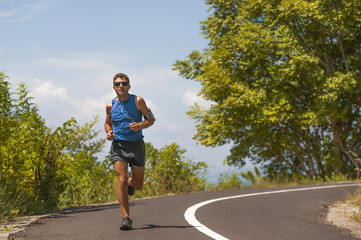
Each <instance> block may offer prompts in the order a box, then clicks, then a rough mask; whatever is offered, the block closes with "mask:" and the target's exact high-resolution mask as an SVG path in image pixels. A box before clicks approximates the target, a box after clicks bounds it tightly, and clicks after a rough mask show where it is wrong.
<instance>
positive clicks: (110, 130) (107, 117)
mask: <svg viewBox="0 0 361 240" xmlns="http://www.w3.org/2000/svg"><path fill="white" fill-rule="evenodd" d="M111 110H112V102H108V103H107V106H106V115H105V123H104V129H105V132H106V133H107V139H108V140H110V141H111V140H113V139H114V133H113V127H112V126H113V124H112V120H111V118H110V111H111Z"/></svg>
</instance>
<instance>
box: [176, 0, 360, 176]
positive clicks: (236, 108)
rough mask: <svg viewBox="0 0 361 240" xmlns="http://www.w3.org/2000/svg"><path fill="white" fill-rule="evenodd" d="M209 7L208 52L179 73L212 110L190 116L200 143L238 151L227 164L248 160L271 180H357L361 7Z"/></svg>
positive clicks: (273, 0) (324, 0)
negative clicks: (276, 176)
mask: <svg viewBox="0 0 361 240" xmlns="http://www.w3.org/2000/svg"><path fill="white" fill-rule="evenodd" d="M206 3H207V4H208V5H210V16H209V17H208V18H207V20H206V21H204V22H202V24H201V29H202V32H203V34H204V36H205V38H207V39H209V45H208V47H207V48H206V49H204V50H203V51H202V52H200V51H194V52H192V53H191V54H189V56H188V59H186V60H183V61H177V62H176V63H175V64H174V69H175V70H178V71H179V73H180V75H181V76H183V77H185V78H187V79H192V80H195V81H198V82H200V83H201V85H202V89H201V91H200V95H201V96H202V97H203V98H205V99H207V100H209V101H211V102H212V103H213V104H212V106H211V107H210V108H209V109H202V108H201V107H200V106H198V105H195V106H193V107H192V109H191V110H190V111H189V112H188V114H189V116H190V117H192V118H193V119H195V120H196V121H197V133H196V134H195V136H194V138H195V139H196V140H198V141H199V142H200V143H201V144H203V145H206V146H213V147H215V146H219V145H224V144H226V143H233V147H232V148H231V151H230V155H229V156H228V157H227V159H226V162H227V163H228V164H230V165H238V166H243V165H244V164H245V159H246V158H247V157H248V158H251V159H252V160H253V161H254V162H256V163H261V164H263V165H264V167H265V168H266V169H267V173H269V174H272V173H275V172H278V171H283V172H289V171H291V172H293V173H299V174H307V175H308V176H309V177H310V178H314V177H315V176H321V177H324V176H326V175H330V174H331V173H332V172H337V173H344V174H349V175H353V173H354V171H353V169H354V168H355V167H357V166H358V164H357V162H356V161H355V159H354V157H353V156H352V155H351V154H350V151H353V152H356V153H358V154H360V151H361V148H360V146H361V145H360V139H361V131H360V130H361V128H360V124H361V114H360V102H361V81H360V77H361V72H360V70H361V68H360V65H361V61H360V60H361V32H360V31H359V29H360V27H361V2H360V1H358V0H331V1H330V0H283V1H280V0H248V1H241V0H227V1H224V0H207V1H206ZM285 169H288V170H286V171H285Z"/></svg>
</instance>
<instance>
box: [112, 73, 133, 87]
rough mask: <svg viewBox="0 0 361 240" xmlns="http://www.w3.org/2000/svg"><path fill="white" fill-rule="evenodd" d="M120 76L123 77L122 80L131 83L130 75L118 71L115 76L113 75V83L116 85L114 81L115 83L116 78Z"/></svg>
mask: <svg viewBox="0 0 361 240" xmlns="http://www.w3.org/2000/svg"><path fill="white" fill-rule="evenodd" d="M118 78H120V79H122V80H126V81H127V82H128V85H129V84H130V81H129V77H128V76H127V75H126V74H124V73H117V74H115V76H114V77H113V85H114V83H115V80H116V79H118Z"/></svg>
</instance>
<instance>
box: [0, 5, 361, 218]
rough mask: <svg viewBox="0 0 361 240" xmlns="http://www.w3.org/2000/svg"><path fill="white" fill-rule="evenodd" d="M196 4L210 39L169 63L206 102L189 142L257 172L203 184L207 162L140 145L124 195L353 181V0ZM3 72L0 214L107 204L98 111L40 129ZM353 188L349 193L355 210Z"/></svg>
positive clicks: (358, 145) (357, 98) (358, 111)
mask: <svg viewBox="0 0 361 240" xmlns="http://www.w3.org/2000/svg"><path fill="white" fill-rule="evenodd" d="M206 4H208V5H209V7H210V9H211V10H210V11H209V16H208V18H207V19H206V20H205V21H203V22H202V23H201V29H202V34H203V36H204V37H205V38H206V39H207V40H209V44H208V46H207V47H206V48H205V49H203V50H202V51H199V50H195V51H193V52H191V53H190V54H189V55H188V57H187V58H186V59H185V60H178V61H176V62H175V63H174V65H173V67H174V69H173V70H176V71H178V72H179V74H180V75H181V76H182V77H184V78H186V79H189V80H193V81H197V82H199V83H200V85H201V91H200V93H199V94H200V96H201V97H202V98H203V99H205V100H208V101H209V102H210V107H208V108H203V107H201V106H199V105H197V104H195V105H194V106H193V107H192V108H191V110H190V111H188V112H187V115H188V116H189V117H190V118H192V119H194V120H195V122H196V129H197V131H196V133H195V135H194V139H195V140H196V141H197V142H198V143H200V144H202V145H204V146H209V147H218V146H222V145H225V144H232V147H231V150H230V154H229V156H226V157H225V160H224V163H225V164H228V165H230V166H235V167H239V168H241V167H243V166H244V165H245V163H246V160H250V161H251V162H252V163H253V164H254V165H255V166H261V167H260V168H261V169H259V168H258V167H255V168H254V169H253V170H252V171H251V170H248V171H246V172H232V173H224V174H221V175H220V176H219V178H218V182H217V183H213V184H210V183H208V182H207V179H206V177H207V169H208V166H207V163H206V162H202V161H197V162H193V161H192V160H190V159H187V158H186V157H185V153H186V150H185V149H182V148H181V146H179V145H178V144H177V143H173V144H170V145H168V146H164V147H163V148H161V149H157V148H155V147H153V146H152V145H151V143H147V144H146V150H147V156H146V158H147V159H146V162H147V166H146V172H145V185H144V188H143V190H142V191H137V193H136V194H135V196H134V197H133V198H142V197H149V196H157V195H167V194H179V193H188V192H194V191H213V190H226V189H234V188H247V187H272V186H282V185H296V184H316V183H331V182H336V181H354V180H359V178H360V172H361V170H360V169H361V164H360V161H359V159H360V156H361V141H360V139H361V106H360V103H361V81H360V76H361V72H360V59H361V51H360V45H361V43H360V39H361V32H360V31H358V30H359V29H360V27H361V22H360V19H361V1H358V0H339V1H331V2H330V1H328V0H319V1H308V0H299V1H294V0H284V1H274V0H250V1H238V0H228V1H224V0H206ZM6 78H7V77H6V76H5V75H4V74H3V73H0V218H1V219H5V218H11V217H16V216H21V215H27V214H35V213H43V212H49V211H55V210H58V209H62V208H66V207H71V206H81V205H85V204H89V203H100V202H109V201H116V195H115V176H114V173H113V169H112V166H111V163H110V161H109V157H106V158H105V159H97V157H95V156H96V154H97V153H99V152H100V151H101V150H102V149H103V147H104V143H105V139H104V138H101V137H98V134H99V132H97V131H95V130H94V124H95V123H96V121H97V118H94V119H92V120H90V121H89V122H87V123H85V124H79V123H78V122H77V121H76V119H73V118H72V119H69V120H68V121H66V122H65V123H63V124H62V126H59V127H57V128H54V129H53V128H48V127H47V126H46V125H45V120H44V119H43V118H42V117H41V116H40V115H39V113H38V109H37V107H36V105H35V104H33V103H32V98H31V97H30V96H29V92H28V91H27V88H26V86H25V85H24V84H21V85H19V86H18V88H17V90H16V91H15V92H14V93H12V92H11V91H10V84H9V82H7V81H6ZM220 160H221V159H220ZM360 195H361V194H360V190H359V191H357V192H356V194H355V195H354V196H351V198H352V199H353V200H354V203H355V206H358V208H360V198H361V197H360ZM359 212H360V211H359ZM355 218H358V219H361V217H357V216H356V217H355Z"/></svg>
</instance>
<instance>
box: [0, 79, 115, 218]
mask: <svg viewBox="0 0 361 240" xmlns="http://www.w3.org/2000/svg"><path fill="white" fill-rule="evenodd" d="M5 79H6V77H5V75H4V74H3V73H0V92H1V98H0V108H1V109H0V115H1V125H0V187H1V188H0V196H1V198H0V216H2V217H13V216H16V215H22V214H24V213H26V214H29V213H42V212H46V211H51V210H55V209H58V208H60V207H66V206H74V205H81V204H86V203H90V202H93V201H96V202H102V201H108V200H110V199H116V197H115V194H114V190H113V184H114V174H113V171H112V169H111V164H110V162H109V161H108V162H107V161H104V162H102V163H99V162H97V158H96V157H95V156H94V155H95V154H96V153H98V152H100V151H101V150H102V148H103V145H104V143H105V139H102V140H99V139H97V135H98V132H96V131H94V130H93V127H94V124H95V123H96V122H97V120H98V119H97V118H95V119H94V120H93V121H91V122H89V123H86V124H84V126H80V125H78V123H77V122H76V120H75V119H70V120H69V121H67V122H65V123H64V124H63V125H62V126H61V127H58V128H56V129H55V130H52V129H49V128H48V127H46V126H45V121H44V120H43V119H42V117H41V116H40V115H39V113H38V109H37V107H36V106H35V105H34V104H33V103H32V98H31V97H29V92H28V91H27V88H26V86H25V85H24V84H23V83H21V84H20V85H19V87H18V89H17V92H16V93H11V92H10V84H9V83H8V82H7V81H5ZM14 94H15V95H16V96H17V98H13V97H12V96H13V95H14Z"/></svg>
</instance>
